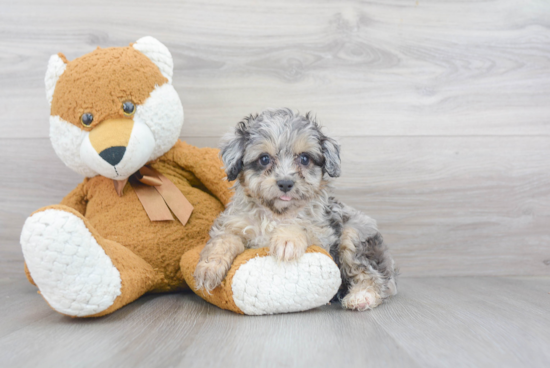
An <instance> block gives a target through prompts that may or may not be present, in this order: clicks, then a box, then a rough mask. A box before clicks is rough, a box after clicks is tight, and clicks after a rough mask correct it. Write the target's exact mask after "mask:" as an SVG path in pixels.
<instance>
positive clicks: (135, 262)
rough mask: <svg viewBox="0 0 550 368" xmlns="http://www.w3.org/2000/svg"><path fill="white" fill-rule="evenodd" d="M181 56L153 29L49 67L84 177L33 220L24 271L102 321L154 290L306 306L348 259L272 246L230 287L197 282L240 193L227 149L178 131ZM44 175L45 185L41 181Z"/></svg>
mask: <svg viewBox="0 0 550 368" xmlns="http://www.w3.org/2000/svg"><path fill="white" fill-rule="evenodd" d="M172 75H173V60H172V56H171V54H170V52H169V50H168V49H167V47H166V46H164V45H163V44H162V43H160V42H159V41H158V40H156V39H154V38H152V37H143V38H141V39H139V40H138V41H136V42H135V43H132V44H130V45H129V46H126V47H110V48H99V47H98V48H97V49H96V50H95V51H93V52H91V53H88V54H86V55H84V56H81V57H79V58H77V59H75V60H73V61H68V60H67V58H66V57H65V56H64V55H63V54H57V55H53V56H51V58H50V60H49V64H48V68H47V72H46V77H45V85H46V97H47V99H48V102H49V103H50V107H51V113H50V140H51V143H52V145H53V148H54V150H55V153H56V154H57V156H58V157H59V158H60V159H61V160H62V161H63V163H65V165H66V166H68V167H69V168H70V169H72V170H74V171H75V172H77V173H79V174H81V175H82V176H84V177H85V179H84V181H83V182H82V183H80V184H79V185H78V186H77V187H76V188H75V189H74V190H73V191H71V192H70V193H69V194H68V195H67V196H66V197H65V198H64V199H63V200H62V201H61V203H59V204H56V205H52V206H47V207H44V208H40V209H39V210H37V211H36V212H34V213H33V214H31V216H30V217H29V218H28V219H27V220H26V221H25V224H24V226H23V229H22V233H21V247H22V251H23V255H24V259H25V273H26V275H27V277H28V279H29V281H30V282H31V283H33V284H34V285H36V286H37V287H38V289H39V293H40V294H41V295H42V297H43V298H44V299H45V300H46V302H47V303H48V304H49V305H50V307H51V308H53V309H54V310H56V311H57V312H59V313H61V314H64V315H67V316H71V317H99V316H103V315H107V314H109V313H112V312H114V311H116V310H117V309H119V308H121V307H123V306H125V305H127V304H128V303H131V302H132V301H134V300H136V299H137V298H139V297H140V296H142V295H144V294H145V293H161V292H173V291H180V290H181V291H183V290H189V289H190V290H192V291H194V292H195V293H197V295H199V296H200V297H202V298H203V299H204V300H206V301H208V302H210V303H212V304H214V305H216V306H218V307H220V308H223V309H227V310H230V311H233V312H236V313H240V314H250V315H262V314H273V313H284V312H296V311H303V310H307V309H311V308H315V307H318V306H321V305H323V304H326V303H327V302H329V301H330V300H331V298H332V297H333V296H334V295H335V293H336V292H337V291H338V288H339V287H340V283H341V278H340V273H339V270H338V267H337V266H336V264H335V263H334V261H333V260H332V258H331V257H330V255H329V254H327V253H326V252H325V251H324V250H323V249H321V248H319V247H316V246H311V247H310V248H308V250H307V253H306V254H305V255H304V256H303V257H301V258H300V259H299V260H298V261H295V262H288V263H287V262H283V263H278V262H276V261H275V260H274V257H272V256H270V254H269V250H268V249H267V248H261V249H250V250H247V251H245V252H244V253H242V254H241V255H240V256H238V257H237V258H236V259H235V261H234V263H233V264H232V266H231V268H230V270H229V272H228V274H227V276H226V278H225V279H224V281H223V282H222V284H221V285H220V286H218V287H217V288H216V289H214V290H212V291H211V292H206V291H204V290H203V289H200V290H196V288H195V282H194V278H193V273H194V270H195V267H196V266H197V263H198V261H199V256H200V252H201V250H202V248H203V247H204V245H205V244H206V242H207V240H208V239H209V235H208V234H209V229H210V227H211V226H212V224H213V222H214V220H215V219H216V217H217V216H218V215H219V213H220V212H221V211H223V210H224V206H226V205H227V204H228V203H229V202H230V200H231V196H232V191H231V182H229V181H228V180H227V178H226V173H225V172H224V170H223V168H222V166H223V165H222V162H221V160H220V158H219V152H218V150H217V149H213V148H197V147H194V146H192V145H189V144H187V143H184V142H182V141H180V140H179V139H178V137H179V134H180V131H181V128H182V125H183V107H182V103H181V101H180V98H179V96H178V93H177V92H176V90H175V89H174V87H173V86H172ZM38 184H39V183H37V185H38Z"/></svg>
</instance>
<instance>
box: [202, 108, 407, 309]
mask: <svg viewBox="0 0 550 368" xmlns="http://www.w3.org/2000/svg"><path fill="white" fill-rule="evenodd" d="M339 151H340V147H339V145H338V144H337V143H336V141H335V140H333V139H332V138H329V137H327V136H325V135H324V134H323V133H322V132H321V129H320V126H319V125H318V124H317V123H316V122H315V120H314V119H313V118H312V117H311V116H310V115H309V114H308V115H306V116H302V115H299V114H296V113H294V112H293V111H291V110H289V109H277V110H266V111H264V112H262V113H261V114H259V115H256V116H252V115H251V116H249V117H247V118H245V119H244V120H243V121H242V122H240V123H239V124H238V125H237V127H236V129H235V131H234V132H233V133H231V134H229V135H228V136H226V137H225V139H224V142H223V144H222V148H221V156H222V160H223V162H224V165H225V170H226V172H227V178H228V179H229V180H235V179H237V181H236V183H235V187H234V188H235V196H234V197H233V200H232V202H231V203H230V204H229V206H228V207H227V209H226V210H225V212H223V213H222V214H221V215H220V217H218V219H217V220H216V222H215V223H214V226H213V227H212V229H211V231H210V236H211V239H210V241H209V242H208V244H207V245H206V246H205V248H204V249H203V251H202V253H201V257H200V261H199V264H198V266H197V268H196V271H195V274H194V277H195V280H196V283H197V288H199V289H200V288H205V289H206V290H207V291H209V290H212V289H214V288H215V287H216V286H218V285H219V284H220V283H221V281H222V280H223V279H224V277H225V275H226V273H227V271H228V270H229V268H230V267H231V264H232V262H233V260H234V259H235V257H236V256H237V255H239V254H240V253H241V252H243V251H244V250H245V249H246V248H259V247H269V248H270V250H271V254H272V255H273V257H275V258H277V259H278V260H280V261H284V262H289V261H292V260H295V259H297V258H299V257H300V256H302V255H303V254H304V253H305V250H306V248H307V247H308V246H310V245H318V246H321V247H323V248H324V249H325V250H327V251H328V252H330V254H331V255H332V256H333V258H334V260H335V261H336V262H337V264H338V266H339V268H340V270H341V273H342V279H343V283H342V287H343V288H344V289H343V290H341V292H340V293H339V294H340V295H341V296H342V297H343V298H342V299H341V302H342V305H343V306H344V307H345V308H348V309H355V310H361V311H362V310H367V309H371V308H374V307H376V306H378V305H379V304H380V303H381V302H382V301H383V300H384V299H385V298H387V297H389V296H392V295H395V294H396V293H397V287H396V283H395V269H394V262H393V259H392V257H391V256H390V254H389V253H388V250H387V247H386V245H385V244H384V242H383V240H382V236H381V235H380V233H379V232H378V229H377V227H376V221H375V220H373V219H372V218H370V217H368V216H367V215H365V214H364V213H362V212H360V211H357V210H355V209H354V208H352V207H350V206H347V205H345V204H343V203H341V202H339V201H338V200H336V199H335V198H334V197H333V196H331V194H330V188H331V187H330V183H331V181H332V180H333V179H332V178H336V177H338V176H339V175H340V155H339Z"/></svg>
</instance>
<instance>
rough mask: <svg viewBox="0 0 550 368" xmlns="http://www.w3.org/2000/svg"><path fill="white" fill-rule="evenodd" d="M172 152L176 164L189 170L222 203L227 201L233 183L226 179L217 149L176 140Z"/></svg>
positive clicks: (230, 195)
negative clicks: (199, 146)
mask: <svg viewBox="0 0 550 368" xmlns="http://www.w3.org/2000/svg"><path fill="white" fill-rule="evenodd" d="M173 153H174V157H173V158H174V161H175V162H177V163H178V165H180V166H181V167H182V168H184V169H185V170H189V171H191V172H192V173H193V174H194V175H195V176H196V177H197V179H199V180H200V181H201V182H202V183H203V184H204V186H206V188H208V190H209V191H210V192H212V194H214V195H215V196H216V197H217V198H218V199H219V200H220V202H222V203H223V204H224V205H227V204H228V203H229V201H230V200H231V197H232V196H233V191H232V190H231V186H232V185H233V183H232V182H228V181H227V178H226V174H225V171H224V170H223V169H222V166H223V163H222V161H221V159H220V157H219V150H218V149H216V148H198V147H195V146H192V145H190V144H187V143H185V142H182V141H179V140H178V142H177V143H176V145H175V146H174V148H173Z"/></svg>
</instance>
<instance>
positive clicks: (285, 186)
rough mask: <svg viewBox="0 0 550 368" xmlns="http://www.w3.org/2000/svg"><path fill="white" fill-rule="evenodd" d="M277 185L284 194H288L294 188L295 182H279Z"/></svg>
mask: <svg viewBox="0 0 550 368" xmlns="http://www.w3.org/2000/svg"><path fill="white" fill-rule="evenodd" d="M277 185H278V186H279V189H280V190H281V191H283V192H285V193H286V192H288V191H290V190H291V189H292V187H293V186H294V181H292V180H277Z"/></svg>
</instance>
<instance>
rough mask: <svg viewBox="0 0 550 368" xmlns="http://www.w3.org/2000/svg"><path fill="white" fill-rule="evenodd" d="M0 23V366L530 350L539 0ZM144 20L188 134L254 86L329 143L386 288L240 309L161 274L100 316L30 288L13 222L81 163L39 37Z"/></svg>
mask: <svg viewBox="0 0 550 368" xmlns="http://www.w3.org/2000/svg"><path fill="white" fill-rule="evenodd" d="M0 35H1V37H0V162H2V165H3V168H2V170H1V174H0V367H20V366H22V367H40V366H50V367H64V366H66V367H73V366H82V367H88V366H90V367H93V366H102V367H105V366H107V367H111V366H112V367H125V366H131V367H135V366H140V365H141V366H144V367H155V366H165V367H176V366H185V367H189V366H196V367H206V366H223V367H231V366H242V367H247V366H274V367H275V366H280V367H299V366H304V367H322V366H330V367H340V366H345V367H354V366H358V367H367V366H373V367H386V366H396V367H409V366H413V367H443V366H449V367H461V366H464V367H473V366H478V367H493V366H495V367H497V366H498V367H508V366H511V367H548V366H550V355H549V354H550V348H549V346H550V295H549V294H548V292H550V281H549V278H550V230H549V228H550V225H549V224H550V2H549V1H546V0H531V1H518V0H491V1H464V0H445V1H443V0H418V1H416V0H383V1H360V0H345V1H313V0H272V1H265V2H259V1H252V0H186V1H182V0H159V1H155V2H151V1H147V0H117V1H116V2H115V1H107V0H87V1H76V0H55V1H53V0H52V1H42V0H18V1H10V0H0ZM145 35H151V36H154V37H156V38H158V39H159V40H160V41H162V42H163V43H165V44H166V45H167V46H168V48H169V49H170V50H171V52H172V55H173V57H174V63H175V70H174V78H173V81H174V82H173V83H174V86H175V88H176V90H177V91H178V93H179V94H180V97H181V99H182V102H183V106H184V109H185V124H184V128H183V130H182V133H181V138H182V139H183V140H186V141H188V142H189V143H192V144H195V145H198V146H217V144H218V141H219V138H220V136H221V135H222V134H223V133H225V132H227V131H228V130H229V129H231V127H232V126H234V125H235V124H236V123H237V122H238V121H239V120H240V119H241V118H242V117H243V116H245V115H247V114H250V113H255V112H258V111H260V110H262V109H264V108H266V107H279V106H287V107H291V108H294V109H298V110H300V111H302V112H306V111H313V112H314V113H315V114H316V116H317V118H318V120H319V122H320V123H321V124H322V125H324V126H325V131H326V133H327V134H329V135H332V136H334V137H336V138H337V139H338V140H339V141H340V143H341V145H342V161H343V168H342V169H343V170H342V172H343V174H342V177H341V178H340V179H339V180H338V182H337V195H338V196H339V197H340V198H341V199H342V200H343V201H345V202H347V203H349V204H353V205H354V206H355V207H357V208H358V209H360V210H363V211H365V212H367V213H368V214H369V215H371V216H372V217H374V218H376V219H377V220H378V223H379V227H380V229H381V231H382V233H383V235H384V236H385V239H386V241H387V242H388V243H389V244H390V248H391V250H392V253H393V255H394V257H395V259H396V262H397V264H398V265H399V267H400V269H401V274H402V277H401V284H400V294H399V295H398V296H397V297H396V298H394V299H393V300H391V301H390V302H389V303H388V304H386V305H383V306H381V307H380V308H378V309H376V310H375V311H372V312H368V313H350V312H345V311H342V310H341V309H340V308H339V307H338V306H337V305H332V306H327V307H324V308H320V309H317V310H314V311H310V312H307V313H300V314H292V315H279V316H271V317H258V318H252V317H243V316H237V315H234V314H231V313H228V312H224V311H221V310H219V309H217V308H215V307H213V306H210V305H208V304H206V303H205V302H202V301H201V300H199V299H198V298H197V297H195V296H193V295H181V294H173V295H164V296H147V297H145V298H142V299H141V300H139V301H137V302H136V303H133V304H131V305H129V306H128V307H126V308H124V309H123V310H121V311H119V312H117V313H115V314H113V315H111V316H108V317H106V318H102V319H99V320H71V319H68V318H64V317H62V316H60V315H58V314H56V313H54V312H52V311H51V310H50V309H49V308H48V306H47V305H46V303H45V302H44V301H43V300H42V298H41V297H40V296H39V295H37V294H36V292H35V290H34V288H33V287H32V286H30V285H28V284H27V282H26V281H25V279H24V275H23V273H22V267H23V257H22V253H21V249H20V246H19V235H20V231H21V227H22V225H23V223H24V221H25V219H26V218H27V217H28V216H29V214H30V213H32V212H33V211H34V210H36V209H38V208H40V207H42V206H46V205H49V204H53V203H58V202H59V201H60V200H61V198H63V196H64V195H65V194H67V193H68V192H69V191H70V190H71V189H72V188H74V187H75V186H76V185H77V184H78V183H79V182H80V181H81V180H82V178H81V177H79V176H78V175H77V174H75V173H73V172H71V171H70V170H69V169H67V168H66V167H65V166H64V165H63V163H61V162H60V160H59V159H58V158H57V157H56V156H55V153H54V152H53V149H52V147H51V144H50V142H49V138H48V131H49V130H48V129H49V128H48V116H49V106H48V104H47V102H46V98H45V92H44V84H43V79H44V73H45V69H46V65H47V61H48V58H49V56H50V55H51V54H54V53H58V52H63V53H65V54H66V56H67V57H68V59H69V60H72V59H74V58H76V57H78V56H81V55H83V54H85V53H87V52H90V51H92V50H93V49H94V48H95V47H97V46H101V47H110V46H122V45H127V44H129V43H130V42H133V41H135V40H137V39H138V38H140V37H142V36H145ZM511 276H513V277H511ZM520 276H521V277H520Z"/></svg>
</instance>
